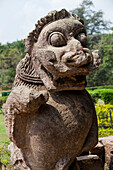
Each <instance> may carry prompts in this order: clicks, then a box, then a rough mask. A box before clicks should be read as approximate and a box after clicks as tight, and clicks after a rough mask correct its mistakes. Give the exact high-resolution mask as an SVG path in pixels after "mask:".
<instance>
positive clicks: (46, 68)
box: [32, 50, 56, 90]
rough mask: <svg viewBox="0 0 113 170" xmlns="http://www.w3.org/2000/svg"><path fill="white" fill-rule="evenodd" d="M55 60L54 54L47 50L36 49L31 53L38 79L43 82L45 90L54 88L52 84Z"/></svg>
mask: <svg viewBox="0 0 113 170" xmlns="http://www.w3.org/2000/svg"><path fill="white" fill-rule="evenodd" d="M54 61H55V54H54V52H52V51H48V50H38V51H37V52H35V54H33V57H32V62H33V66H34V69H35V72H36V74H38V75H39V77H40V79H41V80H42V82H43V83H44V85H45V87H46V88H47V90H53V89H56V87H55V86H54V85H53V75H52V73H53V72H54V71H55V68H54V66H53V63H52V62H54Z"/></svg>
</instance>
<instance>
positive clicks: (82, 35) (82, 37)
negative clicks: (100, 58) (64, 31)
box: [76, 33, 87, 46]
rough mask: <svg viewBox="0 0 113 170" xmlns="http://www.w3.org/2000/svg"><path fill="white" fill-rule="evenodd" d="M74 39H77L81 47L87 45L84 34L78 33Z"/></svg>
mask: <svg viewBox="0 0 113 170" xmlns="http://www.w3.org/2000/svg"><path fill="white" fill-rule="evenodd" d="M76 39H78V40H79V41H80V42H81V44H82V45H83V46H86V45H87V37H86V35H85V33H79V34H78V35H77V37H76Z"/></svg>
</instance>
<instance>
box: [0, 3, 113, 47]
mask: <svg viewBox="0 0 113 170" xmlns="http://www.w3.org/2000/svg"><path fill="white" fill-rule="evenodd" d="M81 2H82V0H0V42H1V43H2V44H6V43H7V42H9V43H11V42H13V41H17V40H21V39H24V38H26V37H27V35H28V33H29V32H31V31H32V30H33V29H34V28H35V24H36V22H37V20H38V19H40V18H41V17H44V16H45V15H46V14H47V13H48V12H50V11H51V10H61V9H62V8H65V9H67V10H68V11H69V10H72V9H74V8H77V7H78V6H79V4H80V3H81ZM92 2H93V4H94V8H93V9H94V10H95V11H98V10H102V11H103V12H104V19H105V20H108V21H112V22H113V0H92Z"/></svg>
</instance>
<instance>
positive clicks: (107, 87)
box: [86, 85, 113, 90]
mask: <svg viewBox="0 0 113 170" xmlns="http://www.w3.org/2000/svg"><path fill="white" fill-rule="evenodd" d="M86 89H87V90H96V89H113V85H104V86H94V87H87V88H86Z"/></svg>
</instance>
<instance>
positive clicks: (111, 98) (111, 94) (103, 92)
mask: <svg viewBox="0 0 113 170" xmlns="http://www.w3.org/2000/svg"><path fill="white" fill-rule="evenodd" d="M88 92H89V94H90V95H91V97H92V100H93V102H94V103H97V101H98V99H101V100H103V101H104V103H105V104H109V103H110V104H113V89H95V90H88Z"/></svg>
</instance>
